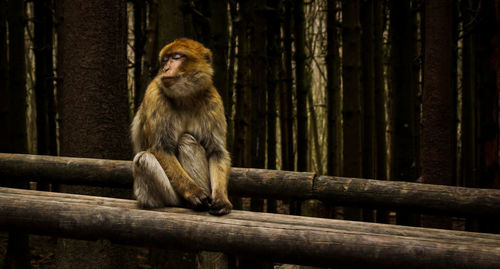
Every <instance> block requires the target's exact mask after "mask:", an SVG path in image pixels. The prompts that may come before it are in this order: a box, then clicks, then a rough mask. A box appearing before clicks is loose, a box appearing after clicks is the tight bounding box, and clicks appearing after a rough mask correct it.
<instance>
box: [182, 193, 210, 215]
mask: <svg viewBox="0 0 500 269" xmlns="http://www.w3.org/2000/svg"><path fill="white" fill-rule="evenodd" d="M185 198H186V200H187V202H188V203H189V204H190V205H191V207H192V208H193V209H194V210H197V211H206V210H208V209H209V205H210V202H211V199H210V195H209V194H208V193H207V192H205V191H204V190H202V189H201V188H200V189H199V190H198V191H196V192H195V193H194V194H188V195H186V197H185Z"/></svg>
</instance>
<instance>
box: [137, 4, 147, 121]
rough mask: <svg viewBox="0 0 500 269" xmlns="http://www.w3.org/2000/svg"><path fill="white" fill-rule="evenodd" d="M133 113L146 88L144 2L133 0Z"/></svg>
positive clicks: (139, 103)
mask: <svg viewBox="0 0 500 269" xmlns="http://www.w3.org/2000/svg"><path fill="white" fill-rule="evenodd" d="M133 3H134V111H137V109H138V108H139V105H141V102H142V99H143V98H144V92H145V90H146V87H145V86H144V85H143V84H144V83H149V81H147V82H146V81H143V75H142V74H143V70H144V68H147V67H146V66H143V61H142V60H143V56H144V53H145V45H146V20H147V18H146V1H143V0H134V1H133Z"/></svg>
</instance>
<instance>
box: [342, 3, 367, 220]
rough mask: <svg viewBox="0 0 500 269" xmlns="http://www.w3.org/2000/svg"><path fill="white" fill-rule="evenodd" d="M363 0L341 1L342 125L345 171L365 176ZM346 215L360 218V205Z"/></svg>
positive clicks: (344, 173)
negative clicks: (362, 104) (362, 62)
mask: <svg viewBox="0 0 500 269" xmlns="http://www.w3.org/2000/svg"><path fill="white" fill-rule="evenodd" d="M359 12H360V1H359V0H355V1H352V0H344V1H342V40H343V41H342V42H343V43H342V44H343V55H342V61H343V65H342V79H343V83H344V85H343V97H344V103H343V107H342V116H343V121H344V124H343V126H342V131H343V139H344V143H343V144H344V148H343V167H342V175H343V176H346V177H361V176H362V167H363V160H362V137H363V133H362V126H363V124H362V123H363V112H362V107H361V83H360V81H361V80H360V79H361V27H360V19H359V14H360V13H359ZM344 217H345V218H346V219H350V220H359V219H360V218H361V210H360V209H349V208H345V209H344Z"/></svg>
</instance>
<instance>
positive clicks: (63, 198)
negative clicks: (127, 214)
mask: <svg viewBox="0 0 500 269" xmlns="http://www.w3.org/2000/svg"><path fill="white" fill-rule="evenodd" d="M0 195H5V196H7V195H9V196H10V197H13V198H16V199H19V198H22V197H24V196H26V197H28V198H29V199H39V200H46V201H57V202H62V203H66V204H73V203H76V204H86V205H101V206H111V207H122V208H129V209H137V202H136V201H134V200H126V199H116V198H107V197H96V196H89V195H78V196H77V197H78V199H74V198H75V195H74V194H69V193H58V192H42V191H32V190H24V189H13V188H3V187H0ZM13 195H14V196H13ZM155 211H159V212H170V213H182V214H190V215H202V216H204V215H206V214H205V213H203V212H197V211H193V210H190V209H186V208H179V207H166V208H159V209H155ZM225 218H228V219H234V220H251V221H262V222H272V223H277V224H291V225H305V226H307V227H317V228H329V229H336V230H345V231H355V232H368V233H374V234H387V235H399V236H411V237H420V238H429V239H441V240H449V241H454V242H457V243H464V242H465V243H478V244H490V245H496V246H500V245H499V243H500V235H495V234H488V233H473V232H462V231H454V230H441V229H429V228H420V227H401V226H397V225H385V224H377V223H366V222H358V221H344V220H336V219H322V218H313V217H303V216H290V215H279V214H267V213H260V212H259V213H257V212H248V211H239V210H233V211H232V213H231V214H230V215H227V216H225Z"/></svg>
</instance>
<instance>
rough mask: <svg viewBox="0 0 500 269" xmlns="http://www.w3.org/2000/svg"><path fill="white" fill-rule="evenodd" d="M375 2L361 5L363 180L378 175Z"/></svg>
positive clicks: (369, 213)
mask: <svg viewBox="0 0 500 269" xmlns="http://www.w3.org/2000/svg"><path fill="white" fill-rule="evenodd" d="M374 5H375V3H374V1H365V2H362V4H361V16H360V18H361V28H362V29H363V31H362V34H361V44H362V48H361V57H362V59H361V60H362V65H361V66H362V70H361V84H362V85H361V86H362V89H363V100H362V101H363V112H364V113H363V178H375V175H376V170H375V169H376V165H375V164H376V155H375V153H376V144H375V140H376V137H375V135H376V132H375V74H374V72H375V59H374V57H375V55H374V53H375V51H374V49H375V48H374V43H375V40H374V14H373V12H374ZM363 220H364V221H375V215H374V212H373V210H369V209H364V210H363Z"/></svg>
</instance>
